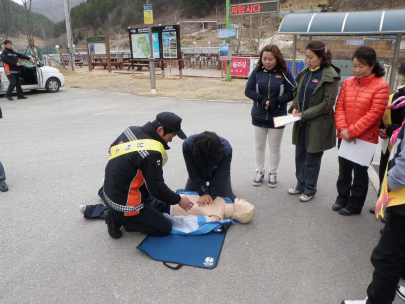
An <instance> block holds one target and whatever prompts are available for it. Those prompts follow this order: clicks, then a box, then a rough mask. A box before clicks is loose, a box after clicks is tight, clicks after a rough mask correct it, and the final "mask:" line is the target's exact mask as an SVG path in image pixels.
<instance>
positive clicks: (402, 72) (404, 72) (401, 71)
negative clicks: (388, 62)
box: [398, 61, 405, 76]
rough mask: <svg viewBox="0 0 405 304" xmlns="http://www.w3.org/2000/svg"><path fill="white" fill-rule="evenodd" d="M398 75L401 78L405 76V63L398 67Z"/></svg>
mask: <svg viewBox="0 0 405 304" xmlns="http://www.w3.org/2000/svg"><path fill="white" fill-rule="evenodd" d="M398 74H399V75H401V76H405V61H404V62H402V63H401V65H400V66H399V67H398Z"/></svg>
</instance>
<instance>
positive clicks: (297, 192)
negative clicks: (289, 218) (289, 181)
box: [287, 187, 301, 194]
mask: <svg viewBox="0 0 405 304" xmlns="http://www.w3.org/2000/svg"><path fill="white" fill-rule="evenodd" d="M287 192H288V194H301V191H300V190H297V189H295V188H294V187H291V188H290V189H288V190H287Z"/></svg>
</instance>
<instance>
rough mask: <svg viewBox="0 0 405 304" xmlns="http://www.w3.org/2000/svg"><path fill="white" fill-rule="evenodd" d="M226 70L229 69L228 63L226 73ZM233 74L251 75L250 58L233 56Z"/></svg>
mask: <svg viewBox="0 0 405 304" xmlns="http://www.w3.org/2000/svg"><path fill="white" fill-rule="evenodd" d="M227 63H228V62H227ZM227 63H226V64H227ZM226 71H227V69H226V65H225V74H226ZM231 76H245V77H248V76H249V58H232V62H231Z"/></svg>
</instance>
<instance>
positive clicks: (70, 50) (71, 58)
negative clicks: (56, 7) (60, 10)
mask: <svg viewBox="0 0 405 304" xmlns="http://www.w3.org/2000/svg"><path fill="white" fill-rule="evenodd" d="M65 19H66V35H67V45H68V47H67V50H68V53H69V61H70V67H71V68H72V71H74V70H75V59H74V53H73V39H72V27H71V24H70V9H69V0H65Z"/></svg>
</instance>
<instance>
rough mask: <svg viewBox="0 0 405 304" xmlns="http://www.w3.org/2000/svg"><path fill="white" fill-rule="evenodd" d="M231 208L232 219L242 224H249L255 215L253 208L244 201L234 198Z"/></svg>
mask: <svg viewBox="0 0 405 304" xmlns="http://www.w3.org/2000/svg"><path fill="white" fill-rule="evenodd" d="M233 208H234V212H233V214H232V219H233V220H237V221H238V222H240V223H243V224H247V223H249V222H250V221H251V220H252V218H253V215H254V214H255V206H253V205H252V204H251V203H249V202H247V201H245V200H244V199H239V198H235V202H234V204H233Z"/></svg>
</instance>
